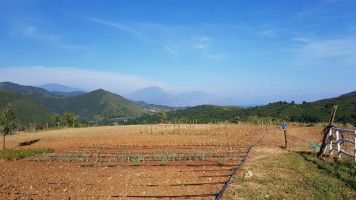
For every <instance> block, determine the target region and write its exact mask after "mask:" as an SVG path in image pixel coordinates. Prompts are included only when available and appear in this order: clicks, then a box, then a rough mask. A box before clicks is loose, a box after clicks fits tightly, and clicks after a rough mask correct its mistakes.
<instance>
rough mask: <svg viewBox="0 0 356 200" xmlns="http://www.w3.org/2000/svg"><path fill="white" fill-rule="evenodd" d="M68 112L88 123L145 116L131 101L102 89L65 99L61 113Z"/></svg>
mask: <svg viewBox="0 0 356 200" xmlns="http://www.w3.org/2000/svg"><path fill="white" fill-rule="evenodd" d="M66 111H68V112H73V113H75V114H76V115H78V118H79V119H82V120H86V121H87V120H93V119H96V120H98V119H101V120H104V121H105V120H106V121H107V120H112V119H115V118H136V117H139V116H141V115H143V114H144V111H143V109H142V108H140V107H139V106H137V105H136V104H134V103H132V102H131V101H129V100H127V99H125V98H123V97H121V96H120V95H117V94H113V93H110V92H107V91H105V90H102V89H100V90H95V91H93V92H89V93H85V94H81V95H77V96H74V97H70V98H66V99H64V101H63V107H62V110H61V111H60V112H59V113H63V112H66Z"/></svg>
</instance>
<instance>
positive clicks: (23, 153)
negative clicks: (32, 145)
mask: <svg viewBox="0 0 356 200" xmlns="http://www.w3.org/2000/svg"><path fill="white" fill-rule="evenodd" d="M53 152H54V149H50V148H49V149H19V150H13V149H5V150H3V151H0V160H18V159H22V158H26V157H31V156H34V155H38V154H45V153H53Z"/></svg>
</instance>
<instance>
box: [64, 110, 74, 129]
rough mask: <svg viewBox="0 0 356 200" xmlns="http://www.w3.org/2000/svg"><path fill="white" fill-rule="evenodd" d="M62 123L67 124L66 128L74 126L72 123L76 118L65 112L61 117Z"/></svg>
mask: <svg viewBox="0 0 356 200" xmlns="http://www.w3.org/2000/svg"><path fill="white" fill-rule="evenodd" d="M62 119H63V121H64V123H66V124H67V127H70V126H74V122H76V121H77V118H75V117H74V114H73V113H69V112H65V113H64V114H63V117H62Z"/></svg>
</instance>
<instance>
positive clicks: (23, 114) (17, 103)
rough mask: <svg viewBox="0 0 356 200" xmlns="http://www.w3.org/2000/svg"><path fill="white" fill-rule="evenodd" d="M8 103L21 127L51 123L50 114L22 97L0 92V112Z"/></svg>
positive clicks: (16, 94)
mask: <svg viewBox="0 0 356 200" xmlns="http://www.w3.org/2000/svg"><path fill="white" fill-rule="evenodd" d="M8 103H11V105H12V106H13V108H14V112H15V115H16V118H17V120H18V122H20V123H21V124H23V125H29V124H31V123H32V124H44V123H46V122H50V121H51V116H52V115H53V113H52V112H50V111H49V110H47V109H46V108H44V107H43V106H41V105H40V104H38V103H36V102H34V101H33V100H31V99H29V98H27V97H26V96H24V95H21V94H18V93H12V92H5V91H0V110H3V109H5V107H6V106H7V104H8Z"/></svg>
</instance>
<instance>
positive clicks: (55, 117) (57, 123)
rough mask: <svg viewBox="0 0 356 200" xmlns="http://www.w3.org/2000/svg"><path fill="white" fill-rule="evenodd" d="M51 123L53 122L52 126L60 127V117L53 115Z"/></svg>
mask: <svg viewBox="0 0 356 200" xmlns="http://www.w3.org/2000/svg"><path fill="white" fill-rule="evenodd" d="M53 122H54V126H58V127H59V125H60V123H61V116H59V115H57V114H55V115H53Z"/></svg>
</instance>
